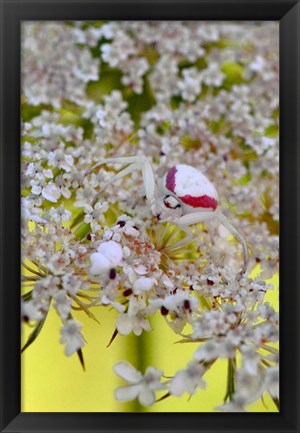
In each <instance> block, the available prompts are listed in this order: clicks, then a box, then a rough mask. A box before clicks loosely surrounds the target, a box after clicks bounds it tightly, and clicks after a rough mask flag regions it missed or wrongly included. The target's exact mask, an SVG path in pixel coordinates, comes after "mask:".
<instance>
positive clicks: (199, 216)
mask: <svg viewBox="0 0 300 433" xmlns="http://www.w3.org/2000/svg"><path fill="white" fill-rule="evenodd" d="M212 215H213V212H203V211H202V212H194V213H190V214H187V215H183V216H181V217H179V218H177V219H175V220H174V224H175V225H177V227H179V228H180V229H181V230H183V231H184V232H185V233H186V236H185V237H184V238H183V239H181V240H180V241H178V242H176V243H175V244H174V245H170V247H166V249H173V248H179V247H181V246H182V245H185V244H187V243H188V242H190V241H191V240H192V239H193V237H194V236H195V234H194V233H193V232H192V230H191V229H190V228H189V226H191V225H193V224H197V223H199V222H202V221H204V220H206V219H208V218H210V217H211V216H212Z"/></svg>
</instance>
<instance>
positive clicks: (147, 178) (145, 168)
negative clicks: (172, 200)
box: [142, 160, 157, 207]
mask: <svg viewBox="0 0 300 433" xmlns="http://www.w3.org/2000/svg"><path fill="white" fill-rule="evenodd" d="M142 173H143V180H144V186H145V193H146V198H147V201H148V203H149V206H150V207H151V206H153V205H154V204H155V202H156V200H157V190H156V183H155V179H154V173H153V169H152V165H151V164H150V162H149V161H147V160H145V161H144V162H143V165H142Z"/></svg>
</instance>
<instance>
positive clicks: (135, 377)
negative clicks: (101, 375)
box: [113, 361, 143, 383]
mask: <svg viewBox="0 0 300 433" xmlns="http://www.w3.org/2000/svg"><path fill="white" fill-rule="evenodd" d="M113 370H114V372H115V373H116V374H117V375H118V376H120V377H121V378H122V379H124V380H126V381H127V382H130V383H138V382H139V381H140V380H141V379H142V378H143V376H142V374H141V373H140V372H139V371H138V370H136V369H135V368H134V367H133V365H131V364H129V362H126V361H121V362H118V363H117V364H115V365H114V367H113Z"/></svg>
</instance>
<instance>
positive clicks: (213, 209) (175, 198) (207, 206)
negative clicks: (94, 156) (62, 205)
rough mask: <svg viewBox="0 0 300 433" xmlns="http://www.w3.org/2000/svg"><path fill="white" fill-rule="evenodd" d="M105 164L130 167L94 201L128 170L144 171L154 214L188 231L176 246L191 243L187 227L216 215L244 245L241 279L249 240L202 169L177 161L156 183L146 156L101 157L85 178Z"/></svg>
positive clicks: (146, 187)
mask: <svg viewBox="0 0 300 433" xmlns="http://www.w3.org/2000/svg"><path fill="white" fill-rule="evenodd" d="M103 164H121V165H125V164H126V165H127V166H126V167H125V168H124V169H122V170H120V171H119V172H118V173H117V174H115V175H114V176H112V177H111V178H110V179H109V180H108V181H107V182H106V183H105V185H104V186H103V187H102V189H101V191H99V192H98V193H97V195H96V197H95V199H94V200H93V204H95V203H96V201H97V199H98V197H99V194H100V193H101V192H102V191H103V190H104V189H105V188H106V187H107V186H108V185H110V184H111V183H113V182H115V181H116V180H118V179H121V178H122V177H124V176H126V175H128V174H129V173H133V172H134V171H136V170H141V171H142V174H143V181H144V186H145V192H146V198H147V202H148V204H149V206H150V208H151V212H152V214H153V215H154V216H156V217H157V218H158V219H159V220H160V222H164V221H169V222H172V223H174V224H175V225H177V226H178V227H179V228H181V229H182V230H184V231H185V233H186V234H187V236H186V237H185V238H184V239H182V240H181V241H179V242H178V243H176V248H177V247H179V246H180V245H183V244H185V243H187V242H189V241H190V240H191V239H192V237H193V236H194V234H193V232H192V231H191V230H190V229H189V228H188V226H190V225H193V224H197V223H199V222H202V221H205V220H207V219H209V218H211V217H217V218H218V220H219V221H220V222H221V223H222V224H223V225H224V226H225V227H227V229H228V230H229V231H230V232H231V233H232V235H233V236H234V237H235V238H236V239H237V240H238V241H239V242H240V243H241V245H242V248H243V257H244V263H243V267H242V269H241V270H240V272H239V273H238V274H237V277H238V278H240V277H241V276H242V275H243V274H244V273H245V272H246V269H247V266H248V261H249V256H248V248H247V244H246V241H245V239H244V237H243V236H242V235H241V234H240V233H239V232H238V231H237V230H236V229H235V228H234V227H233V225H232V224H231V223H230V222H229V221H228V219H227V218H226V216H225V215H224V214H223V213H222V212H221V211H220V210H219V209H217V206H218V193H217V191H216V189H215V187H214V185H213V184H212V183H211V182H210V181H209V180H208V179H207V177H205V176H204V174H202V173H201V171H199V170H197V169H196V168H194V167H191V166H190V165H185V164H178V165H175V166H174V167H172V168H170V169H169V170H168V172H167V173H166V174H165V175H164V176H163V177H162V178H161V179H159V181H158V183H156V182H155V179H154V173H153V169H152V165H151V162H150V161H149V160H148V159H147V158H145V157H143V156H128V157H120V158H107V159H101V160H100V161H99V162H98V163H97V164H95V165H94V166H93V167H91V168H90V169H88V170H87V171H86V172H85V174H84V177H85V176H87V175H88V174H89V173H91V172H92V171H93V170H95V169H96V168H98V167H99V166H100V165H103Z"/></svg>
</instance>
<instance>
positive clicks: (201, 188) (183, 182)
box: [163, 164, 218, 210]
mask: <svg viewBox="0 0 300 433" xmlns="http://www.w3.org/2000/svg"><path fill="white" fill-rule="evenodd" d="M163 183H164V186H165V188H166V189H167V190H168V191H170V192H172V193H173V194H174V195H175V196H176V197H177V198H178V199H179V200H181V201H182V202H183V203H184V204H185V205H186V206H189V207H190V208H192V209H193V210H200V209H203V210H204V209H205V210H215V209H216V208H217V206H218V193H217V191H216V189H215V187H214V185H213V184H212V183H211V182H210V181H209V180H208V179H207V177H206V176H204V174H202V173H201V171H199V170H197V169H196V168H194V167H191V166H189V165H186V164H178V165H175V166H174V167H172V168H170V170H169V171H168V172H167V174H166V176H165V178H164V182H163Z"/></svg>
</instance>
